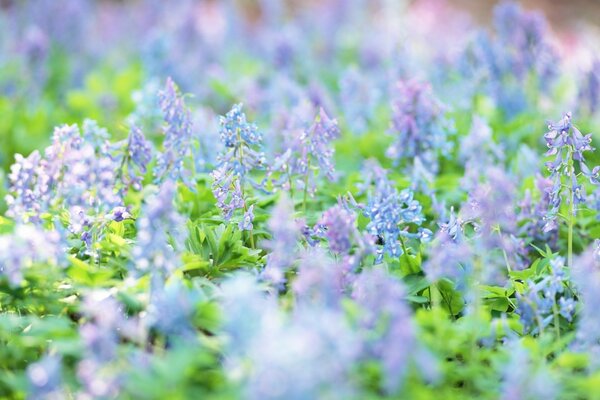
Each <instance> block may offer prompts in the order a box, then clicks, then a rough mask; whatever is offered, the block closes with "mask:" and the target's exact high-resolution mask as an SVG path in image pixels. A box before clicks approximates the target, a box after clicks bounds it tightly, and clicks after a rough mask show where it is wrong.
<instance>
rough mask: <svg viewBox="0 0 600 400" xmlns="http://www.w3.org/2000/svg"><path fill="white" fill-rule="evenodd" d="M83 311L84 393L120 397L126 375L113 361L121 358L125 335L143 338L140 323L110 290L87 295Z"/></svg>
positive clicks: (81, 371)
mask: <svg viewBox="0 0 600 400" xmlns="http://www.w3.org/2000/svg"><path fill="white" fill-rule="evenodd" d="M82 312H83V314H84V315H85V316H86V317H87V322H85V323H84V324H83V325H81V326H80V328H79V335H80V337H81V340H82V342H83V346H84V352H83V355H84V356H83V359H82V360H81V361H79V364H77V378H78V379H79V382H80V383H81V386H82V393H80V394H81V395H83V396H86V397H92V398H100V397H102V398H104V397H116V396H117V395H118V394H119V391H120V388H121V385H122V376H121V375H120V374H119V373H118V369H116V368H114V365H113V363H114V362H115V361H117V359H118V346H119V341H120V339H121V337H123V338H127V339H129V340H130V341H134V340H138V341H139V340H140V335H141V334H140V332H139V326H140V325H139V324H138V321H136V320H134V319H129V318H128V317H127V316H126V315H125V313H124V309H123V306H122V305H121V304H120V303H119V302H118V301H117V300H116V299H115V298H114V297H113V296H112V295H111V294H110V293H109V292H107V291H94V292H90V293H89V294H88V295H86V297H85V298H84V301H83V304H82Z"/></svg>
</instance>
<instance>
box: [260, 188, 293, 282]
mask: <svg viewBox="0 0 600 400" xmlns="http://www.w3.org/2000/svg"><path fill="white" fill-rule="evenodd" d="M268 227H269V230H270V231H271V234H272V239H271V240H269V241H268V242H266V243H265V247H266V248H267V249H268V250H270V253H269V254H268V255H267V264H266V265H265V269H264V270H263V271H262V277H263V278H264V279H265V280H267V281H269V282H272V283H273V284H274V285H275V286H277V287H281V285H282V284H283V283H284V282H285V280H286V279H285V273H286V271H287V270H288V269H289V268H291V267H292V265H293V264H294V262H295V261H296V259H297V246H298V239H299V238H300V228H301V226H300V223H299V221H296V220H295V219H294V207H293V204H292V202H291V200H290V199H289V198H287V197H282V198H281V199H280V200H279V202H278V203H277V205H276V206H275V208H274V209H273V211H272V213H271V218H270V219H269V222H268Z"/></svg>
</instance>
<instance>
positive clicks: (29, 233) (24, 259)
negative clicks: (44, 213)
mask: <svg viewBox="0 0 600 400" xmlns="http://www.w3.org/2000/svg"><path fill="white" fill-rule="evenodd" d="M62 254H63V249H62V248H61V247H60V237H59V235H58V233H57V232H56V231H44V230H42V229H40V228H38V227H36V226H34V225H17V227H16V228H15V231H14V232H13V233H10V234H4V235H0V278H1V277H2V276H5V277H6V278H7V279H8V282H9V283H10V284H11V285H13V286H16V285H18V284H19V283H20V282H21V279H22V278H23V272H24V269H25V268H27V267H29V266H31V265H33V264H36V263H50V264H57V263H59V262H60V261H61V260H62Z"/></svg>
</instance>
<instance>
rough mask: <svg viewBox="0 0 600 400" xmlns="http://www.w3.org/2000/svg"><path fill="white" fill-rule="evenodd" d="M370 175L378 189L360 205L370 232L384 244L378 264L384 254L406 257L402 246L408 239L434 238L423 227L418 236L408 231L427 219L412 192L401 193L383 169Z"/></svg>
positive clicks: (403, 191)
mask: <svg viewBox="0 0 600 400" xmlns="http://www.w3.org/2000/svg"><path fill="white" fill-rule="evenodd" d="M367 176H370V177H373V178H374V181H373V184H374V185H373V186H374V187H373V188H372V189H371V191H370V192H369V196H368V201H367V204H366V205H364V204H358V205H357V206H358V207H359V209H360V210H362V213H363V214H364V216H365V217H367V218H369V220H370V221H369V223H368V225H367V232H368V233H369V234H371V235H373V236H374V237H377V238H379V241H380V242H381V243H382V244H381V245H380V246H381V247H380V248H379V250H378V251H377V260H376V262H378V263H379V262H381V261H382V260H383V256H384V254H388V255H389V256H390V257H399V256H401V255H402V254H404V250H403V248H402V246H401V243H402V241H403V240H404V238H416V239H420V240H428V239H429V238H430V237H431V231H429V230H428V229H424V228H421V227H419V228H418V230H417V232H415V233H412V232H410V231H409V230H408V228H409V226H410V225H416V226H420V225H421V224H422V223H423V221H424V220H425V218H424V217H423V213H422V207H421V204H420V203H419V202H418V201H417V200H415V199H414V198H413V193H412V191H411V190H409V189H404V190H402V191H401V192H399V191H398V190H397V189H396V188H395V187H394V185H393V183H392V182H391V181H390V180H389V179H388V177H387V174H386V173H385V171H384V170H381V169H380V168H378V172H377V173H375V174H369V173H367Z"/></svg>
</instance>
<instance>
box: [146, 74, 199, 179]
mask: <svg viewBox="0 0 600 400" xmlns="http://www.w3.org/2000/svg"><path fill="white" fill-rule="evenodd" d="M158 98H159V103H160V109H161V110H162V113H163V120H164V122H165V125H164V128H163V131H164V134H165V140H164V142H163V147H164V148H163V151H162V153H160V154H159V156H158V160H157V163H156V169H155V170H154V176H155V178H156V181H157V182H163V181H165V179H167V178H168V179H171V180H173V181H182V182H184V183H185V184H186V185H187V186H189V187H192V186H191V185H192V183H191V180H190V176H189V172H188V171H187V170H186V168H185V162H186V159H187V158H189V156H190V154H191V148H192V146H191V140H192V120H191V116H190V111H189V110H188V109H187V108H186V106H185V102H184V100H183V96H182V95H181V94H179V93H178V88H177V86H176V85H175V83H174V82H173V80H172V79H171V78H168V79H167V83H166V85H165V88H164V89H163V90H162V91H160V92H159V93H158Z"/></svg>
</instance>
